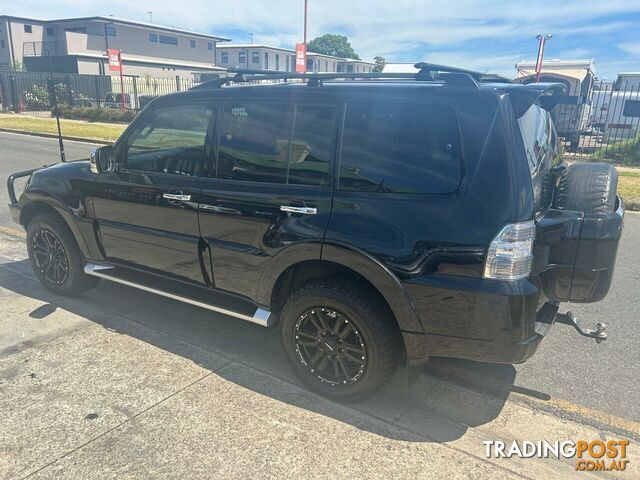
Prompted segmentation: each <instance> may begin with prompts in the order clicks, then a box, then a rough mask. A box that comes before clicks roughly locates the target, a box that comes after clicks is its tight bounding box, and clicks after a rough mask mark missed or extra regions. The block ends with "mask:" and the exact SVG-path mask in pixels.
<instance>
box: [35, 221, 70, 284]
mask: <svg viewBox="0 0 640 480" xmlns="http://www.w3.org/2000/svg"><path fill="white" fill-rule="evenodd" d="M31 243H32V248H33V259H34V262H35V265H36V267H37V268H38V269H39V270H40V272H41V274H42V275H43V276H44V278H46V279H47V280H48V281H49V282H51V283H52V284H54V285H62V284H63V283H64V282H65V281H66V280H67V278H68V276H69V258H68V256H67V252H66V250H65V249H64V245H63V244H62V241H61V240H60V239H59V238H58V237H57V236H56V234H55V233H53V232H52V231H51V230H49V229H46V228H43V229H41V230H39V231H38V232H36V234H35V235H34V236H33V238H32V240H31Z"/></svg>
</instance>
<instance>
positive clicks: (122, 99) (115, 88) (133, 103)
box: [0, 72, 198, 113]
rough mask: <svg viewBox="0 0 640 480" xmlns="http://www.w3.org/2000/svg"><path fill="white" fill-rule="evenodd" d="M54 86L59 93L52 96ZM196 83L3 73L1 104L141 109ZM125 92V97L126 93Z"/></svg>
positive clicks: (31, 109)
mask: <svg viewBox="0 0 640 480" xmlns="http://www.w3.org/2000/svg"><path fill="white" fill-rule="evenodd" d="M51 84H53V85H54V88H55V93H53V94H52V95H50V93H51V92H50V90H51ZM197 84H198V82H196V81H194V80H189V79H184V78H180V77H178V76H176V77H175V78H152V77H137V76H136V77H134V76H124V77H123V78H122V82H121V81H120V77H119V76H108V75H80V74H73V73H68V74H67V73H53V74H50V73H47V72H0V103H1V104H2V110H3V111H12V112H16V113H39V112H51V108H52V105H51V103H52V98H50V97H51V96H55V97H56V99H57V101H58V104H59V105H65V106H69V107H88V108H96V109H102V108H122V106H123V103H124V108H125V109H127V110H136V111H137V110H140V109H142V108H144V106H145V105H146V104H147V103H149V102H150V101H151V100H152V99H154V98H155V97H158V96H160V95H166V94H168V93H174V92H179V91H181V90H188V89H189V88H191V87H193V86H194V85H197ZM123 92H124V94H123Z"/></svg>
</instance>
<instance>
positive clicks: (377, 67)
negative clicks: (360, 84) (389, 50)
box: [373, 57, 387, 72]
mask: <svg viewBox="0 0 640 480" xmlns="http://www.w3.org/2000/svg"><path fill="white" fill-rule="evenodd" d="M373 61H374V62H375V64H376V65H375V67H373V71H374V72H381V71H382V69H383V68H384V65H385V63H387V60H386V59H385V58H384V57H373Z"/></svg>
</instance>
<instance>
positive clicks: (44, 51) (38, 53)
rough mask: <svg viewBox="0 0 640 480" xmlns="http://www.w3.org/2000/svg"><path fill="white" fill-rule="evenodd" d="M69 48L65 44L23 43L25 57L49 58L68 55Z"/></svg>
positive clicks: (56, 42)
mask: <svg viewBox="0 0 640 480" xmlns="http://www.w3.org/2000/svg"><path fill="white" fill-rule="evenodd" d="M66 54H67V48H66V45H65V42H58V41H55V42H23V43H22V56H23V57H47V56H52V57H55V56H60V55H66Z"/></svg>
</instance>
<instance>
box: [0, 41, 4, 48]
mask: <svg viewBox="0 0 640 480" xmlns="http://www.w3.org/2000/svg"><path fill="white" fill-rule="evenodd" d="M0 48H5V45H4V40H0Z"/></svg>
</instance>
